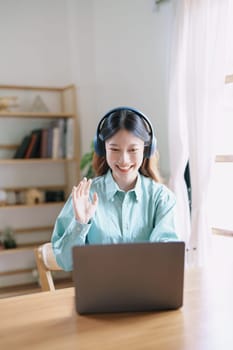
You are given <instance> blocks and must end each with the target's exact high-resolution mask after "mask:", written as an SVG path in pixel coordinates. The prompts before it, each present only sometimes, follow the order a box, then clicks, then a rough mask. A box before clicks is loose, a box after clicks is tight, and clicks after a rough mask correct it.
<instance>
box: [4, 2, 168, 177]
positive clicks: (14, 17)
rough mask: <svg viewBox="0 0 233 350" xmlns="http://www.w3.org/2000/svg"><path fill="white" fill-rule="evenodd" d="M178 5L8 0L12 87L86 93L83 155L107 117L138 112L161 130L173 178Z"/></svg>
mask: <svg viewBox="0 0 233 350" xmlns="http://www.w3.org/2000/svg"><path fill="white" fill-rule="evenodd" d="M171 21H172V3H171V0H170V1H168V2H165V3H164V4H162V5H161V6H160V7H159V8H158V9H157V10H155V7H154V1H153V0H118V1H113V0H85V1H84V0H40V1H37V0H20V1H18V0H8V1H4V0H0V42H1V55H0V77H1V83H4V84H25V85H26V84H29V85H30V84H32V85H64V84H67V83H70V82H74V83H75V84H76V86H77V88H78V112H79V118H80V119H81V152H82V153H84V152H86V151H87V150H88V148H89V144H90V142H91V140H92V138H93V135H94V133H95V129H96V124H97V121H98V120H99V118H100V117H101V116H102V114H103V113H105V112H107V111H108V110H109V109H110V108H112V107H115V106H118V105H129V106H134V107H136V108H138V109H140V110H142V111H143V112H144V113H146V114H147V115H148V116H149V117H150V118H151V121H152V123H153V124H154V127H155V130H156V134H157V138H158V145H159V151H160V154H161V168H162V173H163V174H164V175H165V176H167V174H168V173H169V162H168V146H167V101H166V99H167V90H168V86H167V80H166V79H167V73H168V52H169V47H170V34H171V33H170V31H171Z"/></svg>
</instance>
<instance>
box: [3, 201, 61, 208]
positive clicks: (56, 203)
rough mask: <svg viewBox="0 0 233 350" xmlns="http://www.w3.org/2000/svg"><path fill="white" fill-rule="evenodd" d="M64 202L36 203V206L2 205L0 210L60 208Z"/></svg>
mask: <svg viewBox="0 0 233 350" xmlns="http://www.w3.org/2000/svg"><path fill="white" fill-rule="evenodd" d="M64 204H65V202H47V203H38V204H31V205H27V204H14V205H2V206H0V209H1V210H2V209H16V208H17V209H21V208H38V207H48V206H56V205H58V206H60V205H64Z"/></svg>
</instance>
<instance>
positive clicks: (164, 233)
mask: <svg viewBox="0 0 233 350" xmlns="http://www.w3.org/2000/svg"><path fill="white" fill-rule="evenodd" d="M175 205H176V198H175V195H174V194H173V193H172V192H171V191H170V190H169V189H168V188H166V187H165V186H164V187H163V188H162V191H161V192H160V194H159V197H158V199H157V200H156V203H155V219H154V229H153V230H152V232H151V234H150V238H149V240H150V242H169V241H177V240H179V238H178V235H177V233H176V230H175Z"/></svg>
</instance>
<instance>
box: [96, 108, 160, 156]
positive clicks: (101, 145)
mask: <svg viewBox="0 0 233 350" xmlns="http://www.w3.org/2000/svg"><path fill="white" fill-rule="evenodd" d="M122 110H127V111H129V112H133V113H135V114H137V115H138V116H139V117H140V118H142V119H143V120H144V122H145V123H146V125H147V126H148V130H149V134H150V136H151V141H150V146H149V147H148V150H147V152H146V154H145V157H146V158H150V157H151V156H152V155H153V154H154V152H155V150H156V144H157V140H156V138H155V135H154V131H153V127H152V124H151V122H150V120H149V119H148V118H147V116H146V115H145V114H143V113H142V112H140V111H138V110H137V109H134V108H131V107H117V108H114V109H111V110H110V111H109V112H108V113H106V114H105V115H104V116H103V117H102V118H101V119H100V122H99V124H98V126H97V130H96V135H95V138H94V150H95V152H96V153H97V154H98V156H100V157H102V156H104V155H105V142H104V141H103V140H102V139H101V138H100V132H101V129H102V126H103V124H104V121H105V120H106V119H107V118H108V117H109V116H110V115H111V114H112V113H115V112H120V111H122Z"/></svg>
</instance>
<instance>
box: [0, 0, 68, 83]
mask: <svg viewBox="0 0 233 350" xmlns="http://www.w3.org/2000/svg"><path fill="white" fill-rule="evenodd" d="M65 5H66V1H65V0H40V1H38V0H20V1H18V0H8V1H5V0H0V43H1V55H0V77H1V83H2V84H18V85H19V84H24V85H30V84H31V85H52V86H53V85H63V84H66V83H67V82H70V81H71V79H72V78H71V67H70V59H69V57H70V56H69V41H68V40H67V37H68V30H69V28H68V24H67V17H66V6H65Z"/></svg>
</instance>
